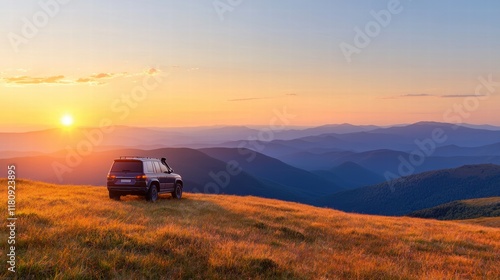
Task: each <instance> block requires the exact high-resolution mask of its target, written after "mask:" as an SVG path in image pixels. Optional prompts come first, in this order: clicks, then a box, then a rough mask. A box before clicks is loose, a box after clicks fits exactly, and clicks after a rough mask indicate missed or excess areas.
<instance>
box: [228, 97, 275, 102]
mask: <svg viewBox="0 0 500 280" xmlns="http://www.w3.org/2000/svg"><path fill="white" fill-rule="evenodd" d="M262 99H269V97H249V98H236V99H229V100H228V101H229V102H240V101H252V100H262Z"/></svg>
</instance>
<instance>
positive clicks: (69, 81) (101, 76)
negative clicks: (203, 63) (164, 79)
mask: <svg viewBox="0 0 500 280" xmlns="http://www.w3.org/2000/svg"><path fill="white" fill-rule="evenodd" d="M160 72H161V70H160V69H158V68H149V69H147V70H145V71H142V72H138V73H127V72H121V73H105V72H102V73H97V74H92V75H90V76H86V77H79V78H66V77H65V76H64V75H56V76H47V77H34V76H28V75H23V76H13V77H4V78H2V79H0V81H2V82H3V83H5V84H8V85H18V86H22V85H39V84H53V85H77V84H90V85H103V84H106V83H108V82H110V81H111V80H112V79H116V78H120V77H135V76H144V75H157V74H159V73H160Z"/></svg>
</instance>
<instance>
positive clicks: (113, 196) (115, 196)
mask: <svg viewBox="0 0 500 280" xmlns="http://www.w3.org/2000/svg"><path fill="white" fill-rule="evenodd" d="M109 198H111V199H113V200H120V195H119V194H116V193H115V192H109Z"/></svg>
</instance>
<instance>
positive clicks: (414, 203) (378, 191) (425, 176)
mask: <svg viewBox="0 0 500 280" xmlns="http://www.w3.org/2000/svg"><path fill="white" fill-rule="evenodd" d="M491 196H500V166H499V165H492V164H483V165H468V166H462V167H459V168H454V169H445V170H438V171H430V172H425V173H421V174H417V175H412V176H408V177H405V178H402V179H399V180H395V181H391V182H385V183H381V184H378V185H374V186H368V187H363V188H358V189H354V190H350V191H345V192H340V193H337V194H333V195H330V196H326V197H323V198H321V199H319V201H318V202H319V205H323V206H328V207H332V208H335V209H339V210H343V211H347V212H357V213H366V214H377V215H406V214H409V213H411V212H414V211H417V210H422V209H426V208H430V207H434V206H437V205H440V204H444V203H448V202H452V201H455V200H463V199H472V198H481V197H491Z"/></svg>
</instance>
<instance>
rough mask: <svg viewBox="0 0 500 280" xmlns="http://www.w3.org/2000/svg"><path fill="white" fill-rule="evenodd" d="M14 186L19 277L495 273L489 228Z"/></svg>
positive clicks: (499, 270) (217, 200)
mask: <svg viewBox="0 0 500 280" xmlns="http://www.w3.org/2000/svg"><path fill="white" fill-rule="evenodd" d="M1 183H2V185H6V184H5V181H1ZM17 195H18V198H17V203H18V205H17V207H18V213H17V216H18V218H19V219H18V233H17V234H18V235H17V242H18V244H17V254H18V267H17V269H18V274H17V275H18V276H19V278H23V279H25V278H33V279H46V278H49V279H53V278H55V279H99V278H101V279H108V278H119V279H500V266H499V265H498V264H499V263H500V229H498V228H489V227H482V226H477V225H468V224H462V223H458V222H450V221H448V222H443V221H432V220H422V219H413V218H407V217H404V218H394V217H379V216H366V215H356V214H346V213H343V212H339V211H334V210H330V209H321V208H316V207H312V206H306V205H301V204H296V203H289V202H282V201H278V200H270V199H262V198H256V197H237V196H227V195H220V196H216V195H201V194H185V196H184V198H183V199H182V200H180V201H176V200H173V199H170V197H169V196H162V198H161V199H160V200H159V201H158V202H157V203H154V204H152V203H147V202H146V201H145V200H143V199H142V198H136V197H125V198H122V201H112V200H110V199H108V195H107V190H106V189H105V188H100V187H87V186H60V185H51V184H44V183H38V182H31V181H21V180H20V181H18V189H17ZM5 197H6V195H3V196H2V201H1V209H0V210H1V211H2V213H6V209H5V207H6V198H5ZM2 239H3V240H6V236H5V234H3V235H2ZM2 255H3V256H4V258H5V254H2ZM1 273H2V274H0V276H9V274H8V273H7V271H5V272H1Z"/></svg>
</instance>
